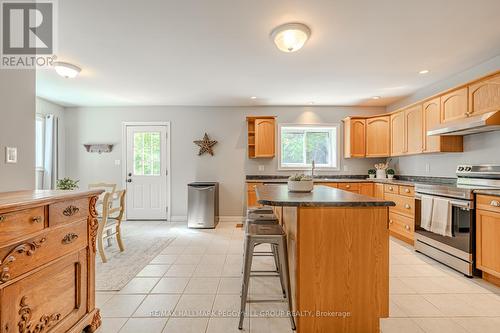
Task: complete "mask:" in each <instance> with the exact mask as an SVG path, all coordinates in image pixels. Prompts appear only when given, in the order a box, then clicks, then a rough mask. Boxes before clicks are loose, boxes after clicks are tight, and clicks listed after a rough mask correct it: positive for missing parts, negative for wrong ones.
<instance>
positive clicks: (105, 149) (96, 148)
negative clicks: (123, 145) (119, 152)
mask: <svg viewBox="0 0 500 333" xmlns="http://www.w3.org/2000/svg"><path fill="white" fill-rule="evenodd" d="M83 146H84V147H85V150H87V152H89V153H99V154H102V153H110V152H111V151H112V150H113V146H114V145H113V144H109V143H88V144H84V145H83Z"/></svg>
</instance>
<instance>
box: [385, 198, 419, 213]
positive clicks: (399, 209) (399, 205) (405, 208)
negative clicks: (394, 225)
mask: <svg viewBox="0 0 500 333" xmlns="http://www.w3.org/2000/svg"><path fill="white" fill-rule="evenodd" d="M385 199H386V200H389V201H394V202H395V203H396V206H395V207H389V212H394V213H397V214H402V215H405V216H407V217H410V218H415V199H413V198H410V197H405V196H402V195H396V194H390V193H386V194H385Z"/></svg>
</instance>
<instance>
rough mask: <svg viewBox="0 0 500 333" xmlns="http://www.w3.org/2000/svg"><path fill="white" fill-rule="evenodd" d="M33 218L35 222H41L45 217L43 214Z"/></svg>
mask: <svg viewBox="0 0 500 333" xmlns="http://www.w3.org/2000/svg"><path fill="white" fill-rule="evenodd" d="M32 220H33V222H35V223H40V222H42V221H43V218H42V217H41V216H35V217H33V219H32Z"/></svg>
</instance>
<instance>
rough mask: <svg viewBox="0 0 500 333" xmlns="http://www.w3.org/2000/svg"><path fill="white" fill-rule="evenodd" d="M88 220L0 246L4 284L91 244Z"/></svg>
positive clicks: (0, 264)
mask: <svg viewBox="0 0 500 333" xmlns="http://www.w3.org/2000/svg"><path fill="white" fill-rule="evenodd" d="M87 240H88V238H87V220H86V219H85V220H80V221H78V222H75V223H71V224H68V225H65V226H63V227H60V228H55V229H52V230H50V231H47V232H45V233H42V234H41V235H39V236H37V237H33V238H31V239H28V240H26V241H23V242H19V243H16V244H13V245H10V246H5V247H3V248H1V249H0V258H7V259H5V260H4V261H3V262H2V263H0V272H1V275H0V285H1V284H2V283H4V282H7V281H9V280H12V279H13V278H15V277H17V276H19V275H21V274H24V273H26V272H29V271H31V270H32V269H34V268H36V267H39V266H41V265H43V264H45V263H48V262H49V261H52V260H54V259H56V258H59V257H61V256H63V255H65V254H68V253H70V252H73V251H75V250H79V249H82V248H85V247H86V246H87Z"/></svg>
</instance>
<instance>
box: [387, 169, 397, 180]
mask: <svg viewBox="0 0 500 333" xmlns="http://www.w3.org/2000/svg"><path fill="white" fill-rule="evenodd" d="M395 174H396V171H394V169H387V178H389V179H394V175H395Z"/></svg>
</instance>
